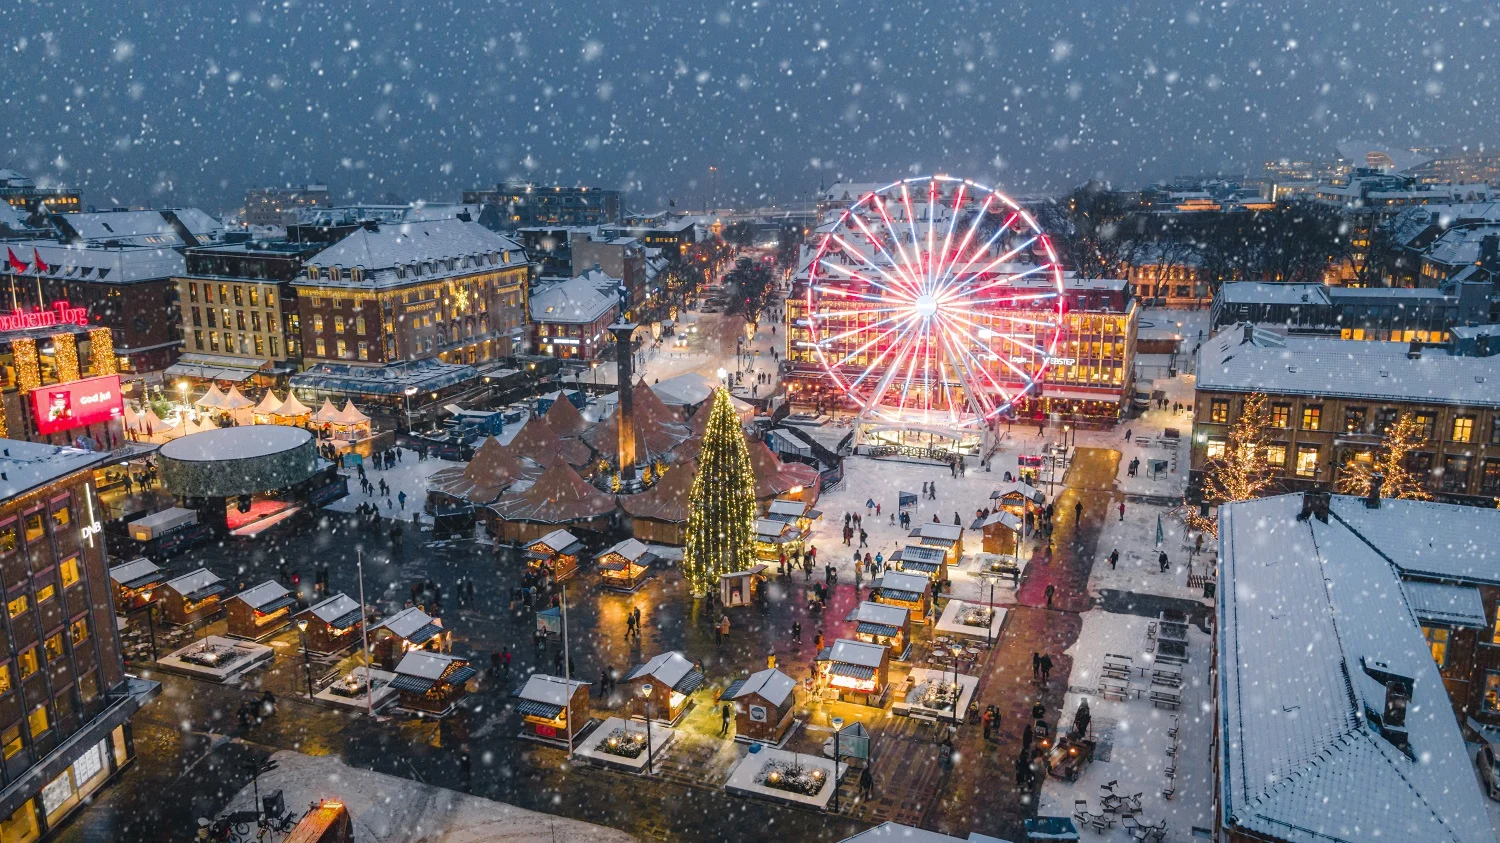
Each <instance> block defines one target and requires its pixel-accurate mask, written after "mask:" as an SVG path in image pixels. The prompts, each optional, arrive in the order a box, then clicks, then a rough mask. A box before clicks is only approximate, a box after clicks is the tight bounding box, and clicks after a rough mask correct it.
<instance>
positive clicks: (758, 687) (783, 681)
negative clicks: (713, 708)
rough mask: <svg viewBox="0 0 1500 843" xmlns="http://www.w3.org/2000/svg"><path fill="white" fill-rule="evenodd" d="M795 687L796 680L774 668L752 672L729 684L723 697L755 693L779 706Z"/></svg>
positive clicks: (730, 697)
mask: <svg viewBox="0 0 1500 843" xmlns="http://www.w3.org/2000/svg"><path fill="white" fill-rule="evenodd" d="M796 687H797V680H795V679H793V678H792V677H790V676H787V675H786V674H785V673H782V672H781V671H779V670H777V669H776V668H774V667H773V668H768V669H766V670H762V671H758V672H756V673H752V674H750V675H749V676H747V677H745V678H744V679H741V680H740V681H738V682H736V683H734V684H733V685H730V686H729V688H728V689H726V690H725V692H724V697H725V699H731V700H737V699H739V698H740V697H745V696H749V695H750V694H755V695H757V696H759V697H760V698H761V699H763V700H765V701H766V702H768V703H770V704H771V705H775V706H779V705H781V704H782V703H784V702H786V701H787V698H788V697H790V696H791V695H792V691H793V689H795V688H796Z"/></svg>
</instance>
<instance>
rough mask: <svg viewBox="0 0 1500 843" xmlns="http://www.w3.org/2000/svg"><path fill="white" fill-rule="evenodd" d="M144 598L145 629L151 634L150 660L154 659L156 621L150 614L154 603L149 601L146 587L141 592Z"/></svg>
mask: <svg viewBox="0 0 1500 843" xmlns="http://www.w3.org/2000/svg"><path fill="white" fill-rule="evenodd" d="M141 597H143V598H145V600H146V629H147V631H148V634H149V635H150V636H151V661H153V662H154V661H156V621H155V620H154V619H153V618H152V615H153V614H155V612H156V604H155V603H152V602H151V591H150V590H149V589H148V590H146V591H144V592H142V593H141Z"/></svg>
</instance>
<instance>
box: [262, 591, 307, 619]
mask: <svg viewBox="0 0 1500 843" xmlns="http://www.w3.org/2000/svg"><path fill="white" fill-rule="evenodd" d="M296 602H297V598H295V597H293V596H292V595H290V594H288V595H286V596H285V597H278V598H276V599H275V600H272V601H271V602H270V603H267V604H266V605H264V606H256V607H255V611H257V612H260V613H261V614H263V615H269V614H271V613H272V612H275V611H277V610H278V609H285V608H286V607H288V606H290V605H292V604H293V603H296Z"/></svg>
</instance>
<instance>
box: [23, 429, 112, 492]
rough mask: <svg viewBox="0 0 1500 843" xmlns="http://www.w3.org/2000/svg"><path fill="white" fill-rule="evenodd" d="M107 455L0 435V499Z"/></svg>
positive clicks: (51, 479) (63, 474) (66, 473)
mask: <svg viewBox="0 0 1500 843" xmlns="http://www.w3.org/2000/svg"><path fill="white" fill-rule="evenodd" d="M108 459H109V455H108V454H101V453H99V452H97V451H84V450H81V449H79V448H64V447H61V446H58V445H44V444H42V443H39V442H22V441H20V440H16V439H0V499H4V500H10V499H11V498H13V497H16V496H17V495H20V494H22V493H24V492H27V491H30V490H31V489H35V488H36V487H38V486H44V485H46V484H48V483H51V482H52V481H54V480H57V479H60V478H63V477H66V476H68V475H69V474H72V473H73V472H75V471H81V470H83V469H84V468H87V467H88V466H91V465H94V464H95V463H99V462H104V461H106V460H108Z"/></svg>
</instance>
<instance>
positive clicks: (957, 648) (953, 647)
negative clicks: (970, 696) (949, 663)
mask: <svg viewBox="0 0 1500 843" xmlns="http://www.w3.org/2000/svg"><path fill="white" fill-rule="evenodd" d="M948 651H949V652H951V653H952V654H953V731H955V732H956V731H958V701H959V698H960V697H962V696H963V694H962V693H960V691H961V690H962V689H961V688H960V686H959V684H958V656H959V654H960V653H962V652H963V651H964V648H963V646H962V645H961V644H950V645H948Z"/></svg>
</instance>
